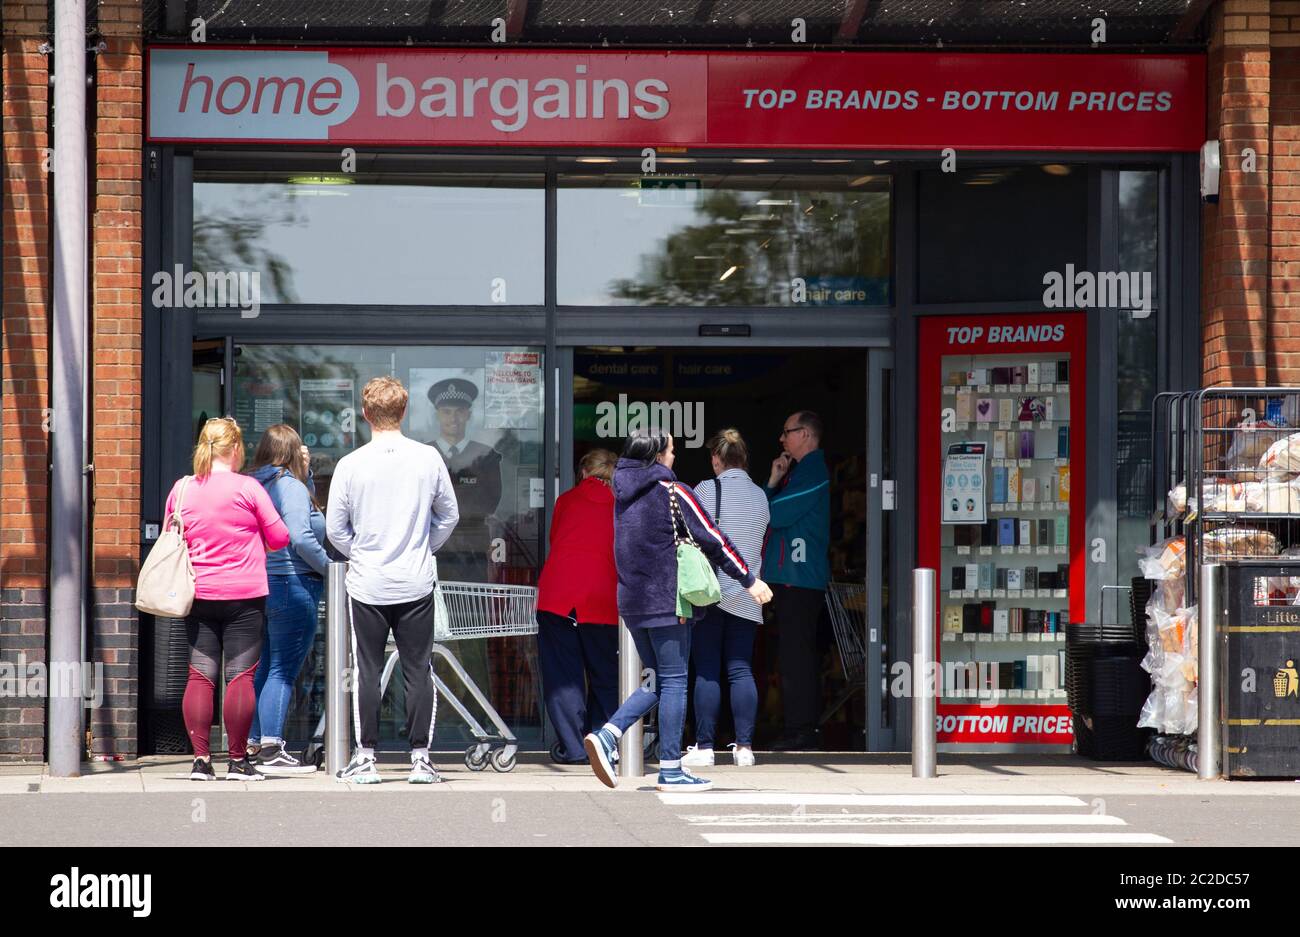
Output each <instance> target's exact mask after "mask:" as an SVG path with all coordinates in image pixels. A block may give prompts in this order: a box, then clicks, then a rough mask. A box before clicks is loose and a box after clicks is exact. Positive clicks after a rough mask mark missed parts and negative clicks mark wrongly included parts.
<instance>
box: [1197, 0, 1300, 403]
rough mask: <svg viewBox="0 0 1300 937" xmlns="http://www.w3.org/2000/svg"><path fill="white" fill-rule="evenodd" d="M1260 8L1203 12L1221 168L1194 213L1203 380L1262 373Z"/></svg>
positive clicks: (1267, 70) (1265, 129) (1265, 134)
mask: <svg viewBox="0 0 1300 937" xmlns="http://www.w3.org/2000/svg"><path fill="white" fill-rule="evenodd" d="M1268 13H1269V0H1224V2H1222V3H1219V4H1217V5H1216V6H1215V8H1214V9H1213V10H1212V11H1211V13H1210V20H1209V24H1210V44H1209V60H1208V81H1209V88H1208V93H1207V95H1206V99H1207V105H1208V111H1209V113H1208V115H1207V118H1208V119H1207V125H1206V132H1207V135H1208V137H1209V139H1217V140H1219V142H1220V153H1221V158H1222V164H1223V169H1222V172H1221V173H1220V175H1219V202H1218V204H1217V205H1208V206H1206V207H1205V209H1204V212H1205V214H1204V218H1203V222H1204V224H1203V243H1202V256H1203V263H1202V268H1201V269H1202V295H1203V299H1204V313H1203V317H1202V341H1203V343H1204V365H1203V374H1204V382H1205V384H1206V385H1207V386H1208V385H1214V384H1244V385H1250V384H1261V383H1264V382H1265V380H1266V379H1267V369H1266V360H1267V338H1268V303H1269V278H1268V265H1269V233H1270V230H1269V229H1270V224H1269V222H1270V191H1269V181H1268V180H1269V168H1270V156H1271V155H1273V154H1272V153H1271V151H1270V138H1269V102H1270V94H1271V91H1272V84H1271V67H1272V57H1271V51H1270V46H1269V25H1270V23H1269V16H1268ZM1248 150H1253V151H1254V153H1255V158H1256V161H1257V162H1256V167H1255V169H1256V171H1254V172H1245V171H1243V168H1242V167H1243V160H1244V159H1246V158H1247V157H1246V156H1245V155H1244V154H1246V153H1247V151H1248ZM1278 155H1282V154H1281V153H1279V154H1278ZM1288 155H1289V154H1288ZM1297 155H1300V153H1298V154H1297ZM1296 220H1297V221H1300V216H1297V219H1296Z"/></svg>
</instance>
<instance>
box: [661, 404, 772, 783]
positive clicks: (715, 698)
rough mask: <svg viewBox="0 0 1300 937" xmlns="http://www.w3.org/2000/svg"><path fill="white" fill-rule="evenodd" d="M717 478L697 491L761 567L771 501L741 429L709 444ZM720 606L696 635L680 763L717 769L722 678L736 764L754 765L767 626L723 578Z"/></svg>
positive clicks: (699, 625)
mask: <svg viewBox="0 0 1300 937" xmlns="http://www.w3.org/2000/svg"><path fill="white" fill-rule="evenodd" d="M709 452H710V453H711V455H712V461H713V474H714V475H715V476H716V477H715V478H712V479H710V480H708V481H702V482H700V483H699V484H698V485H696V486H695V495H696V497H697V498H698V499H699V501H700V503H701V504H702V505H703V506H704V507H705V508H706V509H707V510H708V511H709V513H710V514H711V515H712V516H713V519H714V520H715V521H716V522H717V524H718V526H719V527H720V528H722V532H723V533H725V534H726V535H727V536H728V537H729V538H730V539H731V542H732V543H734V544H735V545H736V548H737V549H738V550H740V555H741V556H742V557H743V558H744V560H745V564H746V565H747V566H749V568H750V569H758V567H759V563H760V562H761V559H762V555H763V536H764V534H766V532H767V521H768V507H767V495H766V494H765V493H764V492H763V489H762V488H760V487H758V485H756V484H754V483H753V481H751V480H750V478H749V474H748V472H747V471H746V470H747V469H748V467H749V450H748V448H747V447H746V446H745V440H744V439H742V438H741V436H740V433H739V431H737V430H735V429H724V430H722V431H721V432H719V433H717V434H715V435H714V436H713V438H712V439H710V440H709ZM719 585H720V586H721V587H722V601H721V602H720V603H718V604H717V605H714V606H712V607H710V608H709V611H708V614H706V615H705V617H704V620H703V621H700V622H699V623H697V624H696V626H695V631H694V633H693V634H692V635H691V661H692V662H693V663H694V664H695V744H694V745H692V746H690V747H689V748H688V749H687V750H686V754H685V755H684V756H682V764H684V765H688V766H707V765H711V764H713V759H714V755H713V740H714V727H715V726H716V724H717V720H718V711H719V709H721V707H722V673H723V670H724V669H725V671H726V674H727V682H728V683H729V684H730V685H731V715H732V719H733V721H734V722H735V725H736V741H735V744H734V745H733V746H732V748H733V750H734V757H735V760H736V764H737V765H738V766H741V767H748V766H750V765H752V764H753V763H754V722H755V721H756V720H757V718H758V687H757V686H756V685H755V683H754V667H753V658H754V636H755V633H756V632H757V630H758V625H759V624H760V623H761V622H762V621H763V611H762V609H761V608H760V607H759V604H758V603H757V602H755V601H754V599H753V598H752V597H751V596H750V595H749V593H747V592H746V591H745V590H744V589H742V588H740V586H739V584H738V583H736V582H735V581H733V580H731V579H729V578H728V579H720V580H719Z"/></svg>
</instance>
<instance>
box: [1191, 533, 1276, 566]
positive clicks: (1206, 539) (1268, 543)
mask: <svg viewBox="0 0 1300 937" xmlns="http://www.w3.org/2000/svg"><path fill="white" fill-rule="evenodd" d="M1201 543H1202V545H1203V546H1204V549H1205V558H1206V559H1222V558H1227V557H1234V556H1246V557H1253V556H1277V549H1278V544H1277V537H1276V536H1275V535H1274V534H1273V533H1271V532H1269V531H1267V530H1256V529H1255V528H1253V527H1220V528H1219V529H1217V530H1211V531H1209V532H1208V533H1206V534H1204V535H1203V536H1202V537H1201Z"/></svg>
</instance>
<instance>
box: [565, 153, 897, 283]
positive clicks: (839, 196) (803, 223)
mask: <svg viewBox="0 0 1300 937" xmlns="http://www.w3.org/2000/svg"><path fill="white" fill-rule="evenodd" d="M688 168H689V167H688ZM557 200H558V219H557V222H558V239H557V255H558V256H557V264H558V266H557V271H556V283H557V294H558V301H559V303H560V304H561V305H572V306H794V307H797V306H881V305H887V304H888V303H889V302H890V270H891V256H890V179H889V177H888V176H886V175H863V174H861V173H853V174H843V175H839V174H832V175H827V174H814V173H807V174H799V173H781V174H775V173H768V172H766V171H760V172H757V173H753V174H748V173H734V172H732V171H730V170H728V171H727V172H708V173H690V174H664V175H660V176H640V175H630V174H623V173H609V174H596V173H581V172H575V173H569V174H564V175H561V176H560V181H559V192H558V193H557Z"/></svg>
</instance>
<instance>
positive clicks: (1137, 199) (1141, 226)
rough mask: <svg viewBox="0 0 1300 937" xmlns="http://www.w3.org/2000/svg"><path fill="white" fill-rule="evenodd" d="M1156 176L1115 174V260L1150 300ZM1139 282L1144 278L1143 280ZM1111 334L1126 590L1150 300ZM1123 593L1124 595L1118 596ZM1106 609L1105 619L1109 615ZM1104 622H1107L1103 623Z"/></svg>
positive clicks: (1152, 376) (1150, 353)
mask: <svg viewBox="0 0 1300 937" xmlns="http://www.w3.org/2000/svg"><path fill="white" fill-rule="evenodd" d="M1159 234H1160V173H1159V172H1158V171H1156V170H1125V171H1122V172H1120V173H1119V261H1120V270H1121V271H1123V272H1136V273H1139V274H1145V273H1148V272H1149V273H1150V274H1151V277H1150V283H1151V285H1152V291H1153V293H1154V298H1158V296H1159V293H1158V292H1157V290H1158V284H1159V282H1160V268H1159V259H1160V258H1159V250H1158V241H1159ZM1144 280H1145V278H1144ZM1116 315H1117V316H1118V328H1117V330H1116V341H1117V347H1116V358H1117V360H1116V371H1117V374H1118V377H1119V400H1118V405H1117V406H1118V410H1119V413H1118V417H1119V439H1118V443H1119V445H1118V447H1117V452H1116V455H1117V458H1116V465H1115V472H1116V476H1115V481H1116V485H1115V491H1116V496H1117V502H1118V503H1117V504H1116V512H1115V513H1116V518H1117V523H1118V525H1119V547H1120V550H1119V563H1118V571H1119V582H1118V584H1119V585H1121V586H1127V585H1129V584H1130V581H1131V580H1132V578H1133V577H1134V576H1137V575H1138V565H1137V548H1138V547H1139V546H1145V545H1146V544H1147V543H1148V541H1149V539H1150V531H1149V528H1148V515H1149V513H1150V511H1151V510H1152V507H1153V505H1152V504H1151V503H1150V501H1151V473H1152V471H1153V468H1152V462H1151V456H1152V451H1153V441H1152V439H1151V402H1152V400H1153V399H1154V397H1155V393H1156V381H1157V367H1158V363H1157V361H1156V348H1157V344H1158V339H1157V331H1156V322H1157V316H1159V315H1160V309H1159V305H1158V303H1155V302H1153V303H1152V308H1151V314H1150V315H1148V316H1145V317H1142V318H1139V317H1136V316H1134V315H1133V314H1132V313H1131V312H1128V311H1123V310H1121V311H1119V312H1117V313H1116ZM1118 594H1120V595H1124V594H1127V593H1123V592H1121V593H1118ZM1107 605H1108V607H1107V609H1106V610H1105V612H1106V614H1107V616H1109V615H1110V614H1111V611H1110V608H1109V602H1108V603H1107ZM1117 614H1118V620H1119V621H1128V620H1129V616H1130V610H1129V605H1128V603H1127V602H1126V601H1123V600H1121V601H1120V602H1119V608H1118V611H1117ZM1108 620H1109V619H1108Z"/></svg>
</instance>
